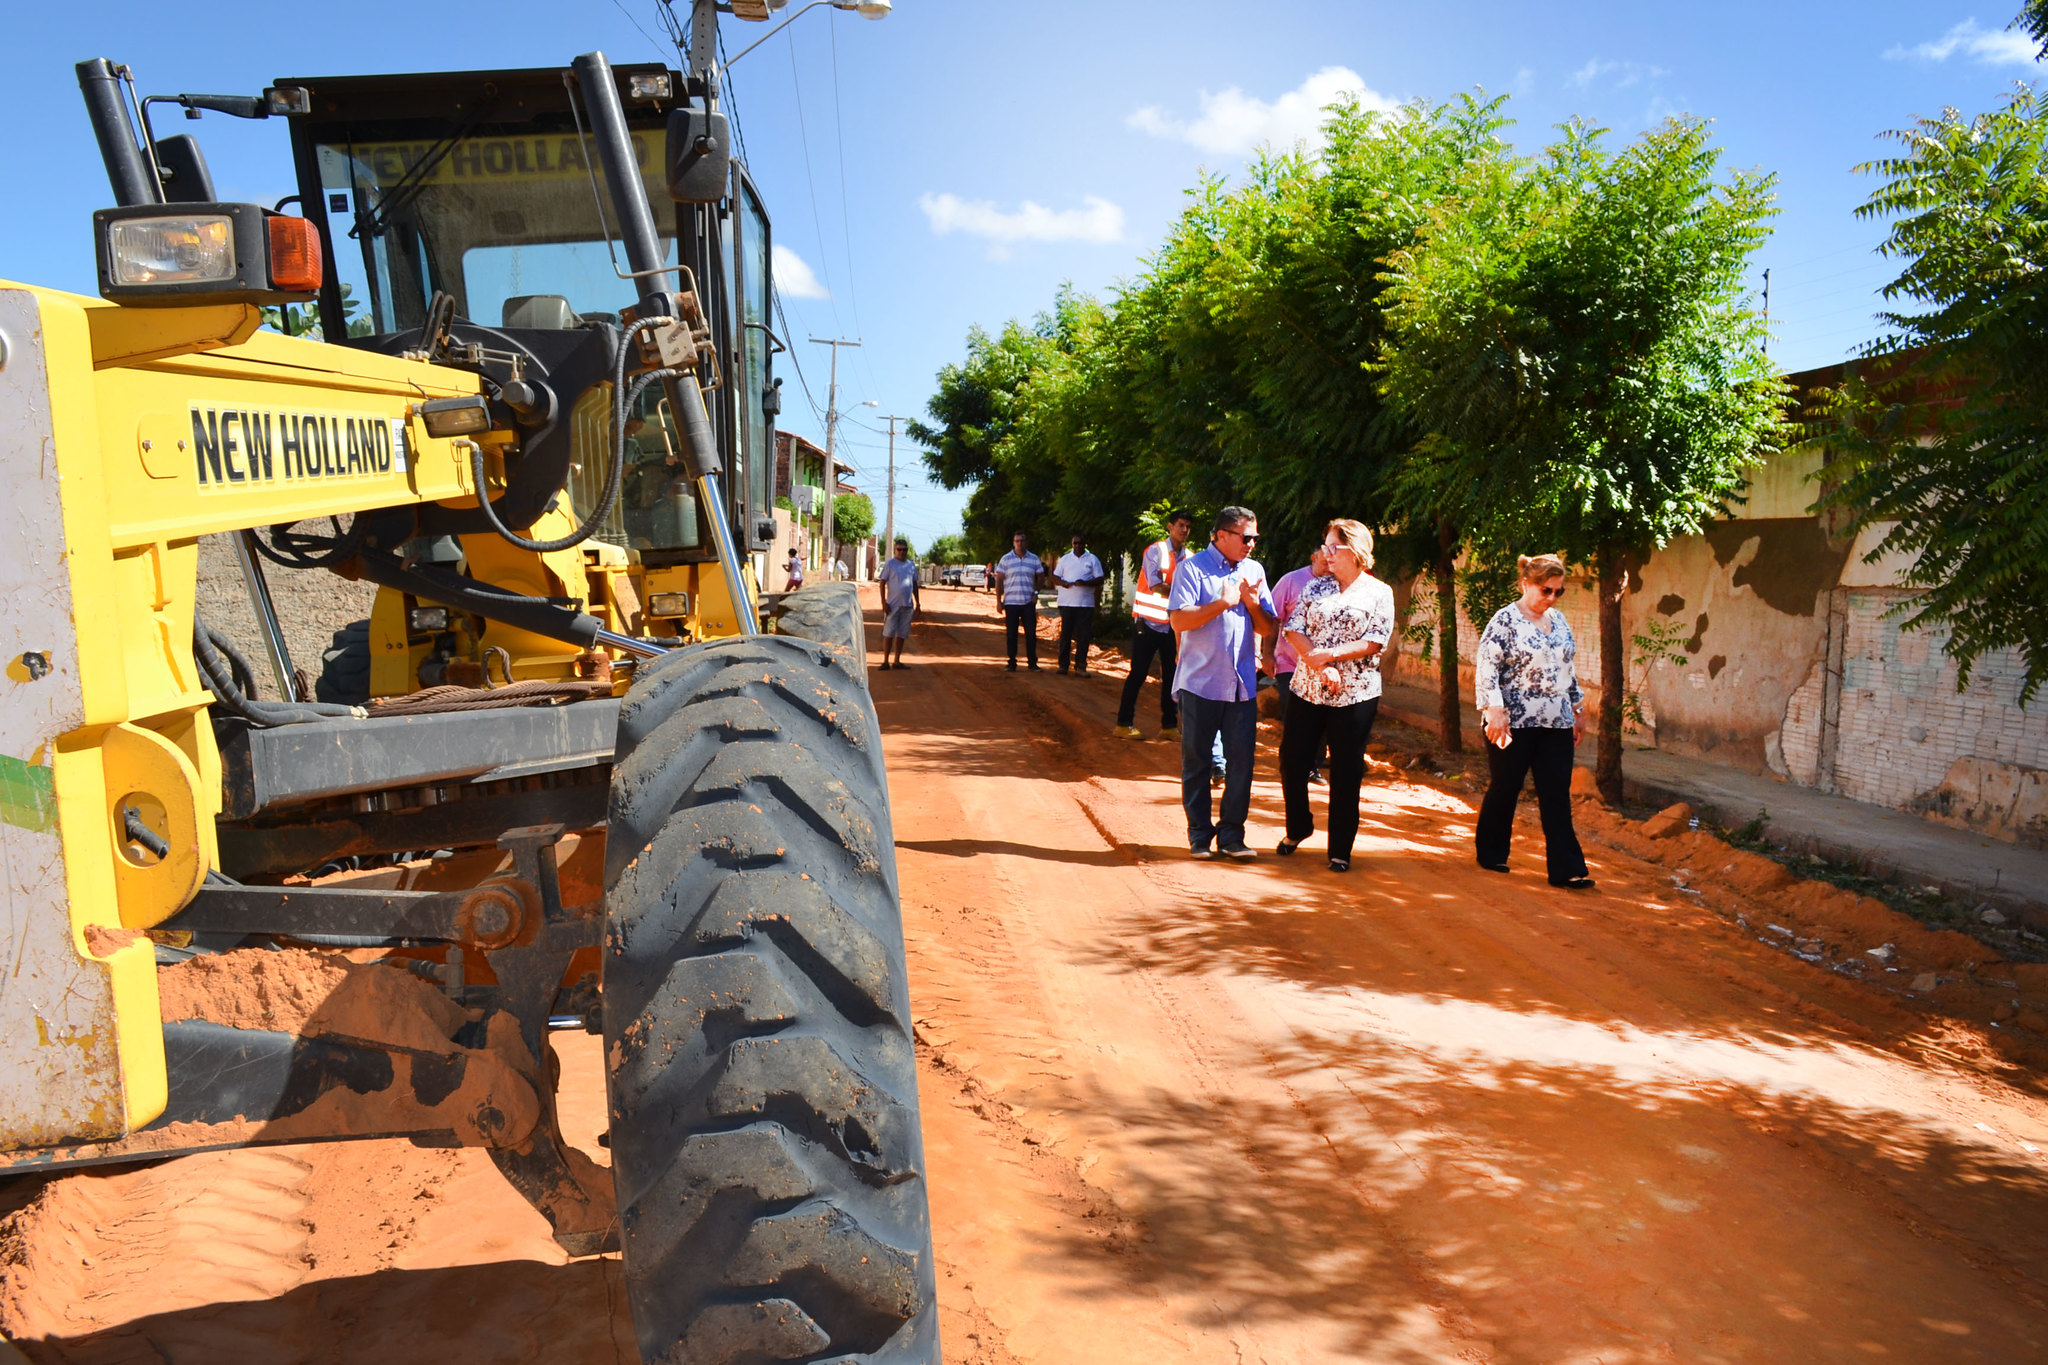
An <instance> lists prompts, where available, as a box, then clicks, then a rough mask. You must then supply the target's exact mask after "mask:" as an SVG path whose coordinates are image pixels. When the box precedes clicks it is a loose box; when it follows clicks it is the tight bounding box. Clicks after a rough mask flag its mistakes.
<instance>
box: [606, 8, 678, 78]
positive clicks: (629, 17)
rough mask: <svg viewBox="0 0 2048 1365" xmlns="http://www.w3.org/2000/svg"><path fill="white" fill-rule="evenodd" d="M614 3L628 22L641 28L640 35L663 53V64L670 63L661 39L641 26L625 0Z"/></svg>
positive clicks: (657, 50)
mask: <svg viewBox="0 0 2048 1365" xmlns="http://www.w3.org/2000/svg"><path fill="white" fill-rule="evenodd" d="M612 4H613V6H614V7H615V8H617V10H618V11H619V13H621V14H623V15H625V16H626V22H627V23H629V24H631V25H632V26H633V27H634V28H639V29H640V36H641V37H642V38H645V39H646V40H647V41H648V42H650V43H653V44H654V50H655V51H656V52H659V53H660V54H661V61H662V65H664V66H666V65H667V64H668V52H667V51H666V50H665V49H664V48H663V47H662V45H661V39H659V38H657V37H655V36H654V35H653V34H652V33H649V32H648V31H647V30H646V29H644V28H640V21H639V20H638V19H635V18H634V17H633V11H631V10H629V9H627V8H626V6H625V0H612Z"/></svg>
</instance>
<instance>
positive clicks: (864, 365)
mask: <svg viewBox="0 0 2048 1365" xmlns="http://www.w3.org/2000/svg"><path fill="white" fill-rule="evenodd" d="M827 27H828V28H829V29H830V30H831V31H830V33H829V34H828V35H827V36H828V37H829V39H830V42H831V50H832V136H833V138H834V140H835V142H836V144H837V146H838V149H839V240H840V245H841V246H842V248H843V249H844V250H845V252H846V306H847V307H848V308H849V309H851V310H852V312H853V331H854V335H856V336H866V335H867V329H866V328H865V327H863V326H862V325H861V321H860V288H859V286H858V285H856V284H855V283H854V269H853V207H852V205H851V203H850V202H849V198H848V195H847V192H846V106H845V104H844V102H843V101H842V100H841V99H840V97H839V25H838V24H828V25H827ZM823 249H824V247H823V245H822V244H821V245H820V247H819V250H821V251H822V250H823ZM854 359H855V362H856V363H857V364H859V366H860V367H861V369H862V371H864V372H865V373H866V374H867V377H868V387H869V388H871V389H873V388H879V387H880V385H878V384H877V383H876V382H875V371H874V367H873V366H872V365H870V364H869V363H868V358H867V353H866V352H865V351H863V352H862V353H861V354H860V355H858V356H856V357H854Z"/></svg>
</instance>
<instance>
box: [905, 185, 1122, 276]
mask: <svg viewBox="0 0 2048 1365" xmlns="http://www.w3.org/2000/svg"><path fill="white" fill-rule="evenodd" d="M1081 204H1082V207H1080V208H1077V209H1049V208H1047V207H1045V205H1043V204H1034V203H1032V202H1031V201H1030V200H1029V199H1026V200H1025V201H1024V202H1023V203H1021V204H1019V205H1017V207H1016V208H1015V209H1000V208H997V207H996V206H995V204H994V203H993V202H992V201H990V200H987V199H962V198H961V197H960V196H959V195H957V194H927V195H925V196H924V197H922V198H921V199H919V200H918V201H917V205H918V207H919V208H921V209H923V210H924V216H925V217H926V218H929V219H930V220H931V224H932V231H933V232H936V233H937V234H938V235H939V236H941V237H944V236H946V235H948V234H949V233H954V232H962V233H965V234H967V235H968V236H969V237H985V238H987V239H988V240H989V242H990V243H991V244H992V246H991V248H990V251H989V255H990V256H991V257H993V258H994V259H996V260H1007V259H1008V258H1009V247H1010V246H1011V245H1012V244H1014V243H1017V242H1117V241H1122V240H1123V235H1124V211H1123V210H1122V209H1121V208H1119V207H1117V206H1116V205H1115V204H1112V203H1110V202H1109V201H1108V200H1107V199H1103V198H1100V197H1099V196H1096V195H1092V194H1090V195H1084V196H1083V197H1082V199H1081Z"/></svg>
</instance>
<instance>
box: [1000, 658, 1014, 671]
mask: <svg viewBox="0 0 2048 1365" xmlns="http://www.w3.org/2000/svg"><path fill="white" fill-rule="evenodd" d="M1003 671H1004V672H1005V673H1015V672H1016V671H1017V661H1016V660H1015V659H1012V660H1010V666H1009V667H1008V668H1006V669H1004V670H1003Z"/></svg>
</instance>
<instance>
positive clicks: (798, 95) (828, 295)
mask: <svg viewBox="0 0 2048 1365" xmlns="http://www.w3.org/2000/svg"><path fill="white" fill-rule="evenodd" d="M784 36H785V37H787V38H788V39H789V85H790V89H791V91H793V92H794V94H795V104H796V132H797V139H798V141H799V142H800V143H801V145H802V147H803V151H804V186H805V188H806V189H808V190H809V191H810V196H811V229H812V234H813V236H814V237H815V238H816V240H817V243H818V269H819V270H820V271H822V272H824V275H825V280H824V283H825V301H826V302H827V303H829V304H830V305H831V306H832V321H833V323H834V330H836V331H844V330H845V329H844V328H843V327H839V326H838V325H837V324H838V322H839V299H838V296H837V295H836V294H835V293H834V292H833V289H832V268H831V267H830V266H829V265H827V264H826V263H825V215H824V214H823V213H821V212H819V210H818V174H817V172H816V170H814V169H813V168H812V166H811V133H810V127H809V120H807V119H806V118H805V117H804V88H803V87H804V83H803V76H802V73H801V72H799V71H798V70H797V65H796V35H795V34H794V33H789V32H787V31H785V33H784Z"/></svg>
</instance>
